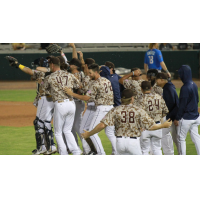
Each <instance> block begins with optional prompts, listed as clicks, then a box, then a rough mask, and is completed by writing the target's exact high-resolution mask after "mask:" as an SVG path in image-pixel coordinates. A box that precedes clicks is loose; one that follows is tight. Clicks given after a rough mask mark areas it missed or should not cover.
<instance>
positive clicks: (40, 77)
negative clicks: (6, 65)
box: [31, 70, 45, 107]
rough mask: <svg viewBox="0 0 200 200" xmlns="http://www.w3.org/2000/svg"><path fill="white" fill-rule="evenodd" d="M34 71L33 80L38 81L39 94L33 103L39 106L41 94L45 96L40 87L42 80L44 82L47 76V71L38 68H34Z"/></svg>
mask: <svg viewBox="0 0 200 200" xmlns="http://www.w3.org/2000/svg"><path fill="white" fill-rule="evenodd" d="M32 71H33V75H32V76H31V78H32V80H33V81H34V80H35V81H36V87H37V89H36V90H37V95H36V97H35V99H34V101H33V105H35V106H36V107H37V105H38V100H39V98H40V97H41V96H44V95H41V94H40V92H39V89H40V84H39V83H40V82H42V81H43V80H44V77H45V73H44V72H41V71H37V70H32Z"/></svg>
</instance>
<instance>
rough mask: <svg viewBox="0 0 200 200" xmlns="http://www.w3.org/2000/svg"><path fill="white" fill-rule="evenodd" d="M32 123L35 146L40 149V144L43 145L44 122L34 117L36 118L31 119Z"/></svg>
mask: <svg viewBox="0 0 200 200" xmlns="http://www.w3.org/2000/svg"><path fill="white" fill-rule="evenodd" d="M33 124H34V127H35V139H36V148H37V149H38V150H41V149H42V145H44V144H43V141H44V122H43V121H41V120H40V119H39V118H38V117H36V119H35V120H34V121H33Z"/></svg>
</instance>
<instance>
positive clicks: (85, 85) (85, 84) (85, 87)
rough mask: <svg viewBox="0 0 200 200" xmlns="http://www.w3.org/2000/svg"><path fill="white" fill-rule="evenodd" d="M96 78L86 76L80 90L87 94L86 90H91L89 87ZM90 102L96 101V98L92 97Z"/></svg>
mask: <svg viewBox="0 0 200 200" xmlns="http://www.w3.org/2000/svg"><path fill="white" fill-rule="evenodd" d="M94 82H95V81H94V80H91V79H90V77H89V76H85V77H84V78H83V80H82V88H81V89H80V92H81V93H82V94H86V92H87V91H88V90H89V87H90V86H91V85H92V84H93V83H94ZM88 102H94V99H92V98H90V99H89V101H88Z"/></svg>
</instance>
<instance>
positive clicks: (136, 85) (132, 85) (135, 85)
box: [123, 79, 144, 99]
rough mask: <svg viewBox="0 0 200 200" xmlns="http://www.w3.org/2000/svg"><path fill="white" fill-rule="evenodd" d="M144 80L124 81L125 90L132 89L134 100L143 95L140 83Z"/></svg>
mask: <svg viewBox="0 0 200 200" xmlns="http://www.w3.org/2000/svg"><path fill="white" fill-rule="evenodd" d="M143 81H144V80H138V81H135V80H131V79H126V80H124V82H123V85H124V87H125V88H126V89H132V90H133V91H134V92H135V93H136V94H137V95H136V96H135V97H134V98H135V99H138V98H139V97H140V96H141V95H142V94H143V93H142V90H141V83H142V82H143Z"/></svg>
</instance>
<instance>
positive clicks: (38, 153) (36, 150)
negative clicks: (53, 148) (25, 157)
mask: <svg viewBox="0 0 200 200" xmlns="http://www.w3.org/2000/svg"><path fill="white" fill-rule="evenodd" d="M46 151H47V150H38V149H35V150H33V151H32V153H33V154H32V155H40V154H44V153H45V152H46Z"/></svg>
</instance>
